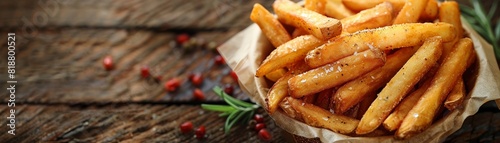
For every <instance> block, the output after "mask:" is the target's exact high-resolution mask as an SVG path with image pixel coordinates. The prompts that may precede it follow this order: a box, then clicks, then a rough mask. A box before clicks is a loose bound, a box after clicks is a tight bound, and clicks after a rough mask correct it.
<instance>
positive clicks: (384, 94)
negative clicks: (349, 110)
mask: <svg viewBox="0 0 500 143" xmlns="http://www.w3.org/2000/svg"><path fill="white" fill-rule="evenodd" d="M441 46H442V40H441V38H440V37H432V38H429V39H427V40H426V41H425V42H424V44H423V45H422V46H421V47H420V48H419V49H418V50H417V52H416V53H415V54H414V55H413V56H412V57H411V58H410V59H409V60H408V61H407V62H406V63H405V65H403V67H402V68H401V69H400V70H399V71H398V72H397V73H396V75H394V77H393V78H392V79H391V80H390V81H389V83H387V85H386V86H385V87H384V89H382V91H381V92H380V93H379V94H378V97H377V99H375V101H373V103H372V105H370V108H368V110H367V111H366V113H365V115H363V118H361V121H360V122H359V125H358V128H356V134H367V133H369V132H372V131H373V130H375V129H377V128H378V127H379V126H380V124H382V122H383V121H384V120H385V119H386V118H387V116H389V114H390V113H391V111H392V109H394V107H396V105H398V103H399V102H400V101H401V100H402V99H403V97H405V95H406V94H407V93H408V92H409V91H410V90H411V89H412V88H413V86H414V85H415V84H417V82H418V81H419V80H420V79H421V78H422V77H423V76H424V74H425V73H427V71H429V69H430V68H431V67H432V65H434V64H435V63H436V61H437V60H438V59H439V58H440V56H441V50H442V49H441V48H442V47H441Z"/></svg>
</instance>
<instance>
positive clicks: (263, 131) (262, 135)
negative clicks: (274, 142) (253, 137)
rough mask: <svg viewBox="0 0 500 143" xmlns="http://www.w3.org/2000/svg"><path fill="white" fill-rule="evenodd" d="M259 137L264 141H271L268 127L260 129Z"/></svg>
mask: <svg viewBox="0 0 500 143" xmlns="http://www.w3.org/2000/svg"><path fill="white" fill-rule="evenodd" d="M259 138H260V139H261V140H264V141H271V139H272V137H271V134H270V133H269V132H268V131H267V130H266V129H260V130H259Z"/></svg>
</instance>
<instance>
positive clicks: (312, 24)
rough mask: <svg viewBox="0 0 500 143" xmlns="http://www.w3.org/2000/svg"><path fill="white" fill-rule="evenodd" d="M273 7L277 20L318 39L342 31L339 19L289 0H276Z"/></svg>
mask: <svg viewBox="0 0 500 143" xmlns="http://www.w3.org/2000/svg"><path fill="white" fill-rule="evenodd" d="M273 8H274V12H275V13H276V15H278V20H279V21H281V22H283V23H285V24H288V25H292V26H294V27H298V28H301V29H304V30H306V31H308V32H309V33H311V34H312V35H314V36H315V37H316V38H318V39H322V40H328V39H330V38H333V37H335V36H337V35H339V34H340V33H341V32H342V24H341V23H340V21H339V20H337V19H334V18H329V17H326V16H324V15H321V14H319V13H316V12H314V11H311V10H309V9H306V8H303V7H301V6H299V5H298V4H296V3H294V2H292V1H290V0H276V1H274V3H273Z"/></svg>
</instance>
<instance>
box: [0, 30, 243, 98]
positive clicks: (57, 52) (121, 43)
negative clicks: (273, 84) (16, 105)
mask: <svg viewBox="0 0 500 143" xmlns="http://www.w3.org/2000/svg"><path fill="white" fill-rule="evenodd" d="M237 32H238V30H228V31H222V32H218V31H214V32H200V33H195V34H193V37H196V38H203V39H205V40H206V41H215V42H216V43H222V42H224V41H225V40H227V39H229V38H230V37H231V36H232V35H234V34H236V33H237ZM5 33H6V32H5ZM5 36H6V35H0V38H2V39H6V38H5ZM175 36H176V34H175V33H163V32H154V31H144V30H120V29H116V30H112V29H108V30H102V29H73V28H71V29H56V30H47V31H40V32H39V34H38V36H36V37H34V38H30V39H23V40H18V41H17V43H16V45H17V46H16V47H17V50H16V52H17V53H16V66H17V67H18V69H17V70H16V75H17V77H16V79H17V80H18V81H19V83H18V88H17V91H18V92H17V93H16V100H17V102H29V103H94V102H101V103H102V102H104V103H106V102H173V101H175V102H190V101H193V97H192V92H193V90H194V88H195V87H194V86H193V85H192V84H191V83H190V81H189V80H188V76H189V74H190V73H193V72H200V73H202V74H203V76H204V77H205V78H204V79H205V80H204V83H203V84H202V86H201V87H199V88H200V89H202V90H203V91H204V92H205V93H206V101H220V98H219V97H218V96H216V95H215V94H214V93H213V92H211V88H212V87H214V86H215V85H219V86H223V85H225V84H231V85H233V86H235V87H236V88H235V89H236V90H235V91H236V95H235V96H236V97H238V98H240V99H247V98H248V97H247V96H245V95H244V94H243V93H242V92H241V90H239V88H237V86H238V85H237V82H235V81H233V80H232V79H231V77H230V75H229V72H230V71H231V70H230V68H229V67H228V66H227V65H222V66H219V65H215V64H214V60H213V58H214V56H216V55H217V53H216V52H215V51H212V50H209V49H206V48H202V47H199V48H196V49H193V50H185V49H183V48H182V47H181V46H175V47H172V46H170V45H169V43H170V42H171V41H174V40H175ZM1 44H2V45H6V41H3V42H2V43H1ZM0 52H2V53H7V51H6V49H5V48H1V49H0ZM106 55H111V56H112V57H113V59H114V61H115V69H114V70H112V71H106V70H104V68H103V66H102V59H103V58H104V57H105V56H106ZM6 62H7V61H6V60H0V64H2V65H5V64H6ZM143 65H148V66H149V67H151V73H153V74H154V75H155V76H158V75H161V76H162V77H163V80H162V81H161V82H159V83H157V82H154V80H153V79H143V78H142V77H141V76H140V68H141V67H142V66H143ZM172 77H178V78H180V79H181V80H182V85H181V87H180V89H178V91H177V92H173V93H168V92H166V91H165V90H164V87H163V85H164V82H166V81H167V80H168V79H170V78H172ZM0 80H2V81H5V80H7V73H6V70H2V71H0ZM1 95H7V93H1ZM7 100H8V99H6V98H4V99H2V101H7Z"/></svg>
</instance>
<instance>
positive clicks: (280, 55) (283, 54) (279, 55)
mask: <svg viewBox="0 0 500 143" xmlns="http://www.w3.org/2000/svg"><path fill="white" fill-rule="evenodd" d="M323 43H324V42H323V41H322V40H319V39H318V38H316V37H314V36H312V35H304V36H300V37H297V38H295V39H292V40H290V41H288V42H286V43H285V44H283V45H281V46H279V47H278V48H276V49H274V51H272V52H271V53H270V54H269V56H267V58H266V59H265V60H264V61H263V62H262V64H261V65H260V67H259V68H258V69H257V72H256V74H255V75H256V76H257V77H261V76H263V75H265V74H268V73H270V72H272V71H275V70H278V69H280V68H284V67H286V66H287V65H291V64H292V63H296V62H298V61H301V60H304V57H306V55H307V52H309V51H310V50H312V49H314V48H316V47H318V46H319V45H321V44H323Z"/></svg>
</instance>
